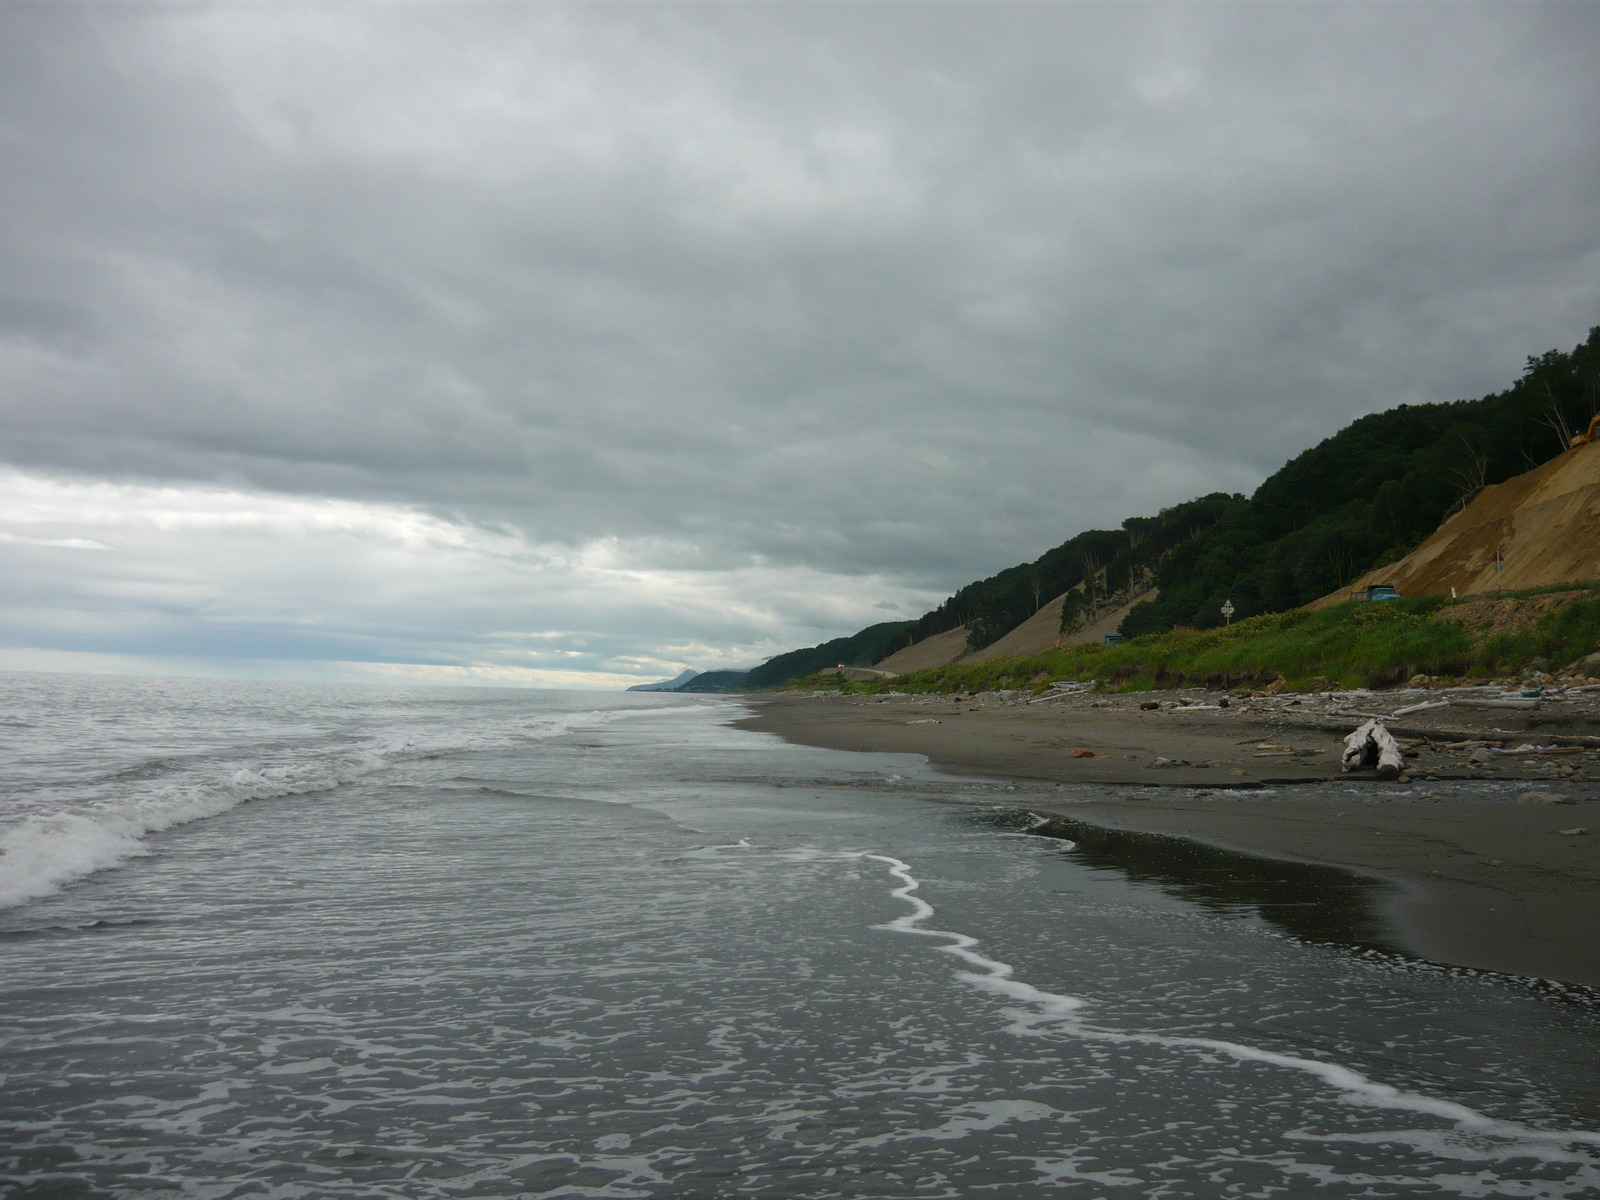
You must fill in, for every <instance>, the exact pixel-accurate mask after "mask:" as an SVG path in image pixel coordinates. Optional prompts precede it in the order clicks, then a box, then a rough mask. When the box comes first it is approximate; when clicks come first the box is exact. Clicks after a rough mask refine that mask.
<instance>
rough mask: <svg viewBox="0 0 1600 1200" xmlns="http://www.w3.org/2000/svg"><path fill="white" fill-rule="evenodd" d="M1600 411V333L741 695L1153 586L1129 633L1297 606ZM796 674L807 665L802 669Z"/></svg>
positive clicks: (1066, 551)
mask: <svg viewBox="0 0 1600 1200" xmlns="http://www.w3.org/2000/svg"><path fill="white" fill-rule="evenodd" d="M1597 413H1600V326H1596V327H1595V328H1594V329H1591V330H1590V331H1589V337H1588V339H1587V340H1586V341H1585V342H1583V343H1582V344H1581V345H1579V346H1577V347H1576V348H1574V349H1573V350H1572V352H1571V353H1564V352H1562V351H1559V350H1550V351H1548V352H1546V353H1544V354H1541V355H1539V356H1538V357H1536V358H1530V359H1528V361H1527V369H1526V371H1525V372H1524V374H1523V376H1522V378H1520V379H1519V380H1517V381H1516V383H1514V384H1512V385H1511V387H1509V388H1507V389H1506V390H1505V391H1503V392H1498V393H1495V394H1492V395H1488V396H1485V397H1483V398H1482V399H1481V400H1457V401H1455V402H1453V403H1446V404H1420V405H1416V404H1412V405H1401V406H1400V407H1398V408H1393V409H1390V410H1388V411H1387V412H1381V413H1373V414H1371V415H1370V416H1365V417H1361V418H1359V419H1358V420H1356V421H1354V422H1352V423H1351V424H1350V425H1348V426H1346V427H1345V428H1344V429H1343V430H1341V431H1340V432H1338V433H1336V434H1334V435H1333V436H1332V437H1330V438H1328V439H1326V440H1325V441H1323V442H1321V443H1320V444H1319V445H1317V446H1314V447H1312V448H1311V449H1310V450H1307V451H1305V452H1304V453H1302V454H1300V455H1297V456H1296V457H1295V458H1293V459H1291V460H1290V461H1289V462H1288V463H1286V464H1285V465H1284V466H1283V467H1282V468H1280V469H1279V470H1278V471H1277V472H1276V473H1274V474H1273V475H1272V476H1271V477H1269V478H1268V479H1267V480H1266V481H1265V482H1264V483H1263V484H1262V485H1261V486H1260V487H1259V488H1257V489H1256V491H1255V494H1254V495H1252V496H1250V497H1248V498H1246V497H1244V496H1238V495H1234V496H1229V495H1226V494H1224V493H1221V492H1216V493H1213V494H1211V495H1209V496H1202V497H1200V498H1199V499H1196V500H1190V501H1188V502H1187V503H1184V504H1179V505H1175V506H1173V507H1172V508H1168V509H1163V510H1162V511H1161V512H1160V513H1158V514H1156V515H1155V516H1153V517H1130V518H1129V519H1128V520H1126V521H1124V522H1123V523H1122V527H1121V528H1120V529H1091V530H1087V531H1085V532H1083V533H1080V534H1077V535H1076V536H1074V537H1072V538H1070V539H1068V540H1067V541H1066V542H1063V543H1062V544H1061V545H1059V546H1057V547H1055V548H1054V549H1052V550H1048V551H1046V552H1045V553H1044V554H1042V555H1040V556H1039V558H1037V559H1036V560H1034V561H1033V562H1031V563H1023V564H1021V565H1019V566H1015V567H1007V568H1006V569H1005V570H1003V571H1000V572H999V573H997V574H995V575H992V576H990V577H989V578H988V579H982V580H979V581H978V582H976V583H970V584H968V585H967V586H966V587H964V588H962V589H961V590H960V591H958V592H956V594H955V595H953V596H951V597H950V598H949V599H948V600H946V601H945V602H944V603H943V604H941V605H939V607H938V608H936V609H934V610H933V611H932V612H930V613H927V614H925V615H924V616H922V617H921V618H920V619H918V620H916V621H910V622H887V623H885V624H882V625H874V626H872V627H871V628H870V629H864V630H862V631H861V632H860V633H858V634H855V635H853V636H851V637H846V638H836V639H834V640H833V641H831V642H825V643H823V644H822V645H821V646H816V647H812V648H811V649H809V650H794V651H790V652H789V653H788V654H780V655H778V656H777V657H776V658H773V659H770V660H768V661H767V662H766V663H765V664H763V665H762V666H760V667H757V668H756V669H755V670H754V671H751V672H750V674H749V676H748V678H747V680H746V686H747V687H751V688H759V687H776V686H778V685H780V684H782V683H784V682H785V681H787V680H789V679H794V678H799V677H800V676H803V675H807V674H810V673H811V672H813V671H816V670H819V669H821V668H822V667H829V666H834V665H836V664H837V663H850V664H855V665H864V664H867V663H871V662H875V661H877V660H879V659H882V658H884V657H886V656H887V655H889V654H891V653H893V652H894V651H895V650H898V649H900V648H901V647H903V646H907V645H910V644H911V643H913V642H917V641H920V640H921V639H923V638H925V637H931V636H932V635H934V634H937V633H944V632H946V631H947V630H951V629H955V628H956V627H958V626H962V625H965V626H966V628H967V644H968V646H969V647H971V648H973V649H978V648H981V647H983V646H987V645H989V644H990V643H992V642H994V641H996V640H997V639H999V638H1000V637H1003V636H1004V635H1005V634H1006V633H1007V632H1008V631H1010V630H1011V629H1014V628H1015V627H1016V626H1017V625H1019V624H1021V623H1022V622H1023V621H1025V620H1026V619H1027V618H1028V617H1030V616H1032V615H1033V614H1034V613H1035V612H1037V611H1038V610H1039V608H1040V607H1041V606H1042V605H1044V604H1045V603H1046V602H1047V601H1049V600H1053V599H1054V598H1055V597H1057V596H1059V595H1061V594H1062V593H1067V594H1068V595H1067V602H1066V605H1065V606H1064V608H1063V612H1062V627H1063V629H1071V628H1074V627H1076V626H1077V625H1078V624H1081V623H1082V622H1084V621H1086V620H1088V619H1091V618H1092V617H1093V616H1094V615H1095V613H1096V612H1099V611H1104V610H1105V609H1107V608H1110V607H1115V606H1116V604H1115V603H1114V602H1116V601H1124V600H1126V599H1131V598H1132V597H1133V596H1135V595H1137V594H1139V593H1141V592H1143V591H1146V590H1148V588H1150V587H1156V588H1158V589H1159V595H1158V597H1157V598H1156V599H1155V600H1154V601H1147V602H1145V603H1143V604H1140V605H1138V606H1136V607H1135V608H1134V610H1133V612H1132V613H1131V614H1130V615H1129V616H1128V619H1127V620H1126V621H1124V622H1123V625H1122V632H1123V633H1125V634H1127V635H1128V636H1130V637H1132V636H1137V635H1139V634H1144V633H1156V632H1160V631H1163V630H1167V629H1171V628H1173V627H1174V626H1180V625H1182V626H1192V627H1195V628H1208V627H1210V626H1214V625H1220V624H1221V623H1222V616H1221V611H1220V610H1221V607H1222V604H1223V601H1225V600H1231V601H1232V603H1233V607H1234V614H1235V618H1236V619H1239V618H1244V617H1249V616H1254V615H1257V614H1260V613H1268V612H1281V611H1284V610H1286V609H1291V608H1296V607H1298V606H1299V605H1302V604H1305V603H1307V602H1308V601H1311V600H1314V599H1316V598H1317V597H1319V596H1324V595H1327V594H1328V593H1329V592H1331V591H1334V590H1335V589H1337V588H1340V587H1343V586H1344V585H1345V584H1347V583H1349V582H1350V581H1351V580H1353V579H1355V578H1357V577H1358V576H1360V575H1363V574H1365V573H1366V572H1367V571H1369V570H1371V569H1372V568H1373V567H1377V566H1381V565H1382V564H1384V563H1386V562H1393V561H1395V560H1396V559H1399V558H1401V557H1403V556H1404V555H1405V554H1407V553H1409V552H1410V551H1411V550H1412V549H1413V548H1414V547H1415V546H1416V545H1417V543H1419V542H1420V541H1422V540H1423V539H1424V538H1426V537H1427V536H1428V535H1429V534H1431V533H1432V532H1433V531H1434V530H1435V529H1436V528H1438V526H1439V523H1440V522H1441V521H1443V520H1444V518H1445V517H1447V516H1448V515H1449V514H1450V512H1451V511H1452V510H1453V509H1456V508H1458V507H1461V506H1463V505H1464V504H1466V503H1467V501H1469V500H1470V499H1471V498H1472V497H1473V496H1474V495H1476V494H1477V493H1478V492H1479V491H1481V490H1482V489H1483V488H1484V487H1486V486H1488V485H1490V484H1495V483H1500V482H1503V481H1504V480H1506V479H1510V478H1511V477H1512V476H1514V475H1520V474H1522V473H1523V472H1524V471H1528V470H1531V469H1532V468H1533V467H1536V466H1538V465H1539V464H1540V463H1541V462H1544V461H1545V460H1547V459H1549V458H1551V457H1553V456H1554V455H1556V454H1558V453H1561V452H1562V451H1563V450H1565V449H1566V448H1567V446H1568V445H1569V444H1570V442H1571V439H1572V437H1573V435H1574V434H1577V433H1582V432H1583V431H1584V430H1585V428H1586V427H1587V426H1588V424H1589V421H1590V418H1591V417H1593V416H1594V415H1596V414H1597ZM801 668H804V669H801Z"/></svg>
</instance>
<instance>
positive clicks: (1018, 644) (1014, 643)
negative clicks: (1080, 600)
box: [961, 592, 1067, 663]
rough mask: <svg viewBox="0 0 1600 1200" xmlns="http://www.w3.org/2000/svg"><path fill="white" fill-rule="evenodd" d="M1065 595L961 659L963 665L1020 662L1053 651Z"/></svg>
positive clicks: (1059, 634)
mask: <svg viewBox="0 0 1600 1200" xmlns="http://www.w3.org/2000/svg"><path fill="white" fill-rule="evenodd" d="M1066 599H1067V593H1065V592H1062V593H1061V595H1059V596H1057V597H1056V598H1055V599H1054V600H1052V601H1050V603H1048V604H1046V605H1045V606H1044V607H1043V608H1041V609H1040V610H1039V611H1038V612H1036V613H1034V614H1033V616H1031V617H1029V618H1028V619H1027V620H1026V621H1024V622H1023V623H1022V624H1021V625H1018V626H1017V627H1016V628H1015V629H1013V630H1012V631H1011V632H1010V633H1008V634H1006V635H1005V637H1003V638H1001V639H1000V640H999V641H996V642H990V643H989V644H988V645H987V646H985V647H984V648H983V649H982V650H974V651H973V652H972V653H971V654H966V655H963V656H962V658H961V661H962V662H964V663H986V662H993V661H994V660H995V659H997V658H1024V657H1026V656H1027V655H1030V654H1040V653H1043V652H1044V651H1046V650H1049V649H1051V648H1053V647H1054V646H1055V644H1056V639H1057V638H1059V637H1060V636H1061V605H1062V604H1063V603H1065V602H1066Z"/></svg>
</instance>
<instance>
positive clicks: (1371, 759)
mask: <svg viewBox="0 0 1600 1200" xmlns="http://www.w3.org/2000/svg"><path fill="white" fill-rule="evenodd" d="M1404 765H1405V756H1404V754H1403V752H1402V751H1401V749H1400V743H1399V742H1397V741H1395V740H1394V735H1393V734H1392V733H1390V732H1389V731H1388V730H1387V729H1385V728H1384V726H1383V722H1382V721H1376V720H1374V721H1368V722H1367V723H1366V724H1365V725H1363V726H1361V727H1360V728H1359V729H1357V730H1356V731H1355V732H1354V733H1352V734H1351V735H1350V736H1349V737H1347V738H1345V739H1344V754H1343V755H1342V756H1341V757H1340V767H1341V768H1342V769H1343V770H1345V771H1353V770H1355V769H1356V768H1357V767H1377V768H1378V778H1379V779H1394V778H1395V777H1396V776H1398V775H1399V774H1400V770H1401V768H1402V767H1403V766H1404Z"/></svg>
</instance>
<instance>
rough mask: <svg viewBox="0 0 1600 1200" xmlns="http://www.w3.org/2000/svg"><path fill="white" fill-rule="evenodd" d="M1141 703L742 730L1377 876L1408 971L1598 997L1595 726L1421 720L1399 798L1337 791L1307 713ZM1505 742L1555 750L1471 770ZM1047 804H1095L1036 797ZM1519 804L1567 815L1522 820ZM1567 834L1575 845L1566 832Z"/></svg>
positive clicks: (764, 708) (1124, 826) (857, 702)
mask: <svg viewBox="0 0 1600 1200" xmlns="http://www.w3.org/2000/svg"><path fill="white" fill-rule="evenodd" d="M1157 699H1160V700H1161V701H1162V702H1163V703H1164V705H1165V706H1164V707H1163V708H1161V709H1156V710H1145V709H1141V708H1140V707H1139V705H1140V704H1141V703H1146V704H1148V703H1150V702H1151V700H1152V698H1150V697H1147V696H1143V695H1133V696H1114V697H1103V698H1093V699H1091V698H1090V697H1083V698H1082V699H1081V700H1074V701H1070V702H1067V703H1051V704H1031V705H1030V704H1026V703H1022V702H1012V703H1004V702H1002V701H1001V700H1000V699H998V698H996V697H993V696H987V695H986V696H976V697H967V696H887V697H884V696H778V697H762V696H752V697H747V698H746V700H747V702H748V703H750V704H751V705H752V706H753V707H754V708H755V710H756V712H755V715H754V716H751V717H749V718H746V719H744V720H741V721H740V722H738V724H739V725H740V726H741V727H743V728H746V729H751V730H756V731H761V732H767V733H773V734H777V735H779V736H781V737H783V738H785V739H786V740H789V741H793V742H797V743H801V744H805V745H813V746H824V747H828V748H830V749H838V750H865V751H889V752H898V753H912V754H921V755H924V756H926V757H927V758H928V759H929V760H930V761H931V762H933V763H934V764H935V765H937V766H939V767H941V768H943V769H945V770H947V771H950V772H953V773H957V774H965V775H973V776H981V777H986V778H994V779H1010V780H1016V781H1019V782H1022V781H1028V782H1032V783H1035V784H1039V785H1041V786H1039V787H1037V788H1035V789H1028V795H1029V799H1028V800H1027V804H1028V806H1029V807H1031V808H1036V809H1038V810H1040V811H1051V812H1058V813H1061V814H1063V815H1065V816H1067V817H1070V818H1072V819H1074V820H1079V821H1085V822H1089V823H1091V824H1093V825H1096V826H1099V827H1102V828H1108V829H1121V830H1132V831H1140V832H1145V833H1160V834H1170V835H1177V836H1180V837H1184V838H1190V839H1194V840H1195V841H1198V842H1201V843H1205V844H1208V845H1212V846H1219V847H1223V848H1226V849H1231V850H1236V851H1242V852H1245V853H1249V854H1255V855H1262V856H1269V857H1273V858H1278V859H1287V860H1294V861H1299V862H1305V863H1315V864H1322V865H1328V866H1338V867H1343V868H1348V869H1352V870H1355V871H1359V872H1362V873H1365V874H1368V875H1372V876H1376V877H1378V878H1381V879H1384V880H1388V881H1391V882H1392V883H1394V884H1398V885H1399V889H1398V891H1397V892H1396V893H1395V894H1394V895H1395V898H1394V899H1393V900H1392V901H1391V902H1390V903H1389V904H1388V906H1387V914H1386V915H1387V917H1388V919H1389V920H1390V922H1391V923H1392V925H1393V934H1394V940H1396V941H1398V943H1399V944H1400V945H1401V946H1403V947H1404V948H1405V949H1407V950H1409V951H1410V952H1412V953H1414V954H1418V955H1420V956H1422V957H1425V958H1428V959H1432V960H1434V961H1437V962H1442V963H1448V964H1453V965H1459V966H1469V967H1476V968H1481V969H1485V970H1492V971H1500V972H1506V973H1510V974H1518V975H1532V976H1537V977H1540V978H1544V979H1552V980H1561V981H1565V982H1570V983H1579V984H1585V985H1588V986H1591V987H1600V782H1597V780H1600V737H1595V738H1594V740H1595V743H1596V745H1595V748H1594V749H1593V750H1590V749H1587V748H1584V747H1583V746H1582V743H1584V742H1585V741H1587V740H1589V738H1590V736H1591V734H1600V712H1596V713H1593V714H1591V713H1589V712H1588V710H1587V707H1584V706H1568V707H1567V708H1565V709H1559V710H1554V711H1555V713H1556V715H1554V716H1552V715H1551V710H1546V711H1545V712H1543V713H1542V714H1533V713H1520V712H1518V713H1507V712H1489V713H1463V712H1460V711H1457V710H1449V711H1448V712H1447V713H1446V714H1445V715H1446V716H1447V717H1448V718H1449V721H1448V723H1447V722H1445V721H1442V720H1441V719H1440V717H1439V713H1438V712H1437V711H1430V712H1426V713H1423V714H1419V715H1418V716H1417V717H1416V718H1415V719H1414V720H1412V721H1409V722H1408V721H1406V720H1399V721H1395V722H1394V723H1393V725H1392V728H1393V729H1394V732H1395V733H1396V734H1397V735H1398V736H1400V737H1402V738H1406V737H1408V735H1409V736H1410V737H1411V738H1412V739H1414V740H1415V741H1416V743H1417V746H1416V757H1415V758H1414V759H1413V760H1412V761H1411V763H1410V770H1411V775H1410V776H1409V777H1408V778H1407V779H1406V781H1405V782H1402V783H1381V782H1378V781H1377V780H1376V779H1374V778H1372V776H1371V773H1370V772H1369V773H1367V774H1366V776H1365V778H1361V777H1357V776H1341V775H1340V772H1339V764H1338V751H1339V749H1340V748H1341V743H1342V734H1343V733H1344V732H1348V731H1349V730H1350V729H1351V728H1353V727H1354V725H1355V724H1358V723H1359V722H1358V721H1356V720H1353V719H1348V718H1343V717H1339V718H1331V719H1330V718H1329V717H1328V716H1327V715H1326V714H1325V713H1321V712H1317V711H1313V708H1314V706H1306V708H1307V711H1293V710H1287V709H1286V708H1285V706H1284V705H1283V704H1282V703H1277V704H1272V705H1251V704H1238V703H1235V704H1233V705H1232V706H1231V707H1229V708H1227V709H1217V708H1211V707H1209V706H1206V705H1203V704H1201V703H1196V701H1204V700H1205V699H1206V698H1205V697H1180V699H1183V700H1188V701H1190V703H1189V705H1188V706H1186V707H1183V708H1176V707H1172V698H1171V697H1170V696H1168V697H1160V698H1157ZM1213 703H1214V701H1213ZM1596 707H1597V709H1600V700H1597V702H1596ZM1521 739H1530V740H1531V742H1532V744H1538V745H1548V744H1551V743H1553V742H1558V741H1565V742H1567V743H1568V745H1567V746H1566V747H1564V752H1562V753H1560V754H1559V755H1557V754H1555V753H1552V754H1551V755H1550V756H1548V757H1543V756H1540V755H1537V754H1530V755H1526V756H1516V755H1504V756H1503V757H1502V756H1501V755H1499V754H1497V755H1495V758H1494V761H1492V762H1481V761H1479V762H1473V761H1471V760H1470V759H1469V757H1468V755H1469V753H1470V752H1469V750H1468V749H1467V747H1468V746H1470V745H1473V744H1477V743H1482V742H1487V743H1488V744H1489V745H1491V746H1493V745H1495V744H1497V743H1499V744H1503V745H1506V746H1508V747H1510V746H1511V744H1512V743H1519V742H1520V744H1529V742H1521V741H1520V740H1521ZM1447 747H1448V748H1447ZM1075 750H1079V751H1089V752H1090V753H1091V754H1092V755H1093V757H1089V756H1087V755H1084V756H1080V757H1074V756H1073V752H1074V751H1075ZM1484 757H1485V756H1484V755H1483V753H1482V752H1481V751H1480V752H1479V758H1480V759H1482V758H1484ZM1329 781H1333V782H1329ZM1053 784H1096V785H1101V786H1102V787H1104V788H1105V790H1104V791H1101V790H1100V789H1099V788H1096V789H1094V790H1093V791H1092V792H1089V791H1085V790H1081V789H1056V788H1054V787H1050V786H1043V785H1053ZM1533 790H1537V791H1540V792H1545V793H1548V794H1553V795H1559V796H1563V797H1564V798H1566V799H1569V800H1572V801H1574V803H1570V804H1556V805H1544V804H1541V805H1530V804H1523V803H1518V801H1517V797H1518V796H1519V794H1523V793H1526V792H1527V791H1533ZM1086 795H1092V797H1093V798H1092V799H1084V798H1083V797H1084V796H1086ZM1574 828H1583V829H1587V831H1588V832H1586V833H1581V834H1574V833H1570V832H1568V833H1564V832H1562V831H1564V830H1572V829H1574Z"/></svg>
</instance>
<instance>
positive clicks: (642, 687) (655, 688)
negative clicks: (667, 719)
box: [628, 671, 700, 692]
mask: <svg viewBox="0 0 1600 1200" xmlns="http://www.w3.org/2000/svg"><path fill="white" fill-rule="evenodd" d="M699 674H700V672H699V671H684V672H682V673H680V674H679V675H677V676H676V677H675V678H672V679H668V680H666V681H664V682H662V683H636V684H634V685H633V686H632V687H631V688H629V689H628V690H629V691H630V692H675V691H677V690H678V689H679V688H681V687H682V686H683V685H684V684H686V683H688V682H689V681H690V680H691V679H694V678H695V677H696V676H698V675H699Z"/></svg>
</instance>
